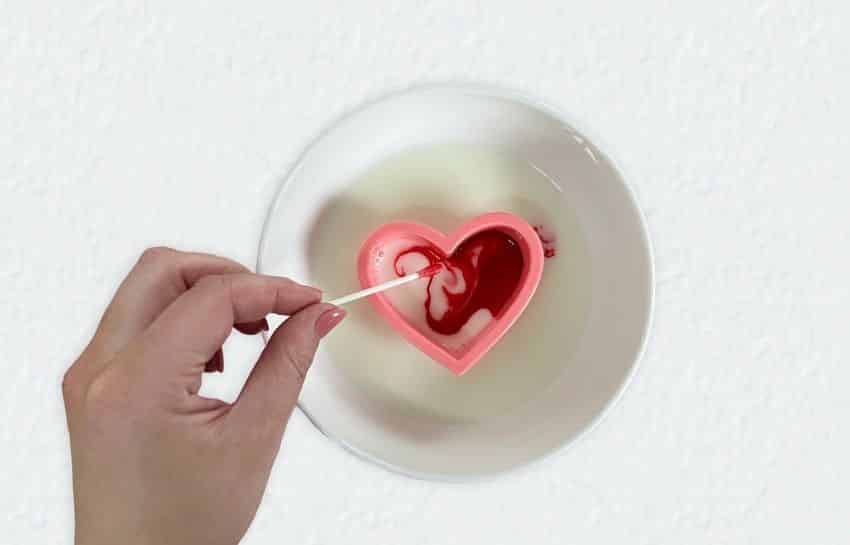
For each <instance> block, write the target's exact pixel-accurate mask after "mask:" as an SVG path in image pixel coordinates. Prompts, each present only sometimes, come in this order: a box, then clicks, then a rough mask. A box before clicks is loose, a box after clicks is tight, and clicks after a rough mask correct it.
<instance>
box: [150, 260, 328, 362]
mask: <svg viewBox="0 0 850 545" xmlns="http://www.w3.org/2000/svg"><path fill="white" fill-rule="evenodd" d="M320 299H321V292H320V291H319V290H317V289H315V288H311V287H308V286H302V285H301V284H298V283H296V282H293V281H292V280H289V279H287V278H280V277H273V276H263V275H257V274H250V273H236V274H225V275H210V276H205V277H203V278H201V279H200V280H198V281H197V282H196V283H195V285H194V286H192V288H191V289H189V290H188V291H187V292H185V293H184V294H183V295H181V296H180V297H178V298H177V300H176V301H174V302H173V303H172V304H171V305H170V306H168V308H166V309H165V310H164V311H163V312H162V313H161V314H160V315H159V317H157V318H156V320H154V322H153V324H151V326H150V327H149V328H148V330H147V331H146V332H145V334H144V335H143V338H142V341H141V342H143V343H144V345H145V346H146V349H145V351H146V352H149V353H150V352H151V351H153V352H154V353H155V354H156V357H152V358H147V359H148V360H149V361H150V365H156V366H158V367H160V369H159V370H158V372H161V373H176V374H178V375H180V376H186V375H187V374H188V375H192V374H193V373H196V372H197V373H200V372H201V371H203V368H204V366H205V364H206V363H207V362H209V361H210V360H211V359H212V358H213V356H214V355H215V353H216V351H218V350H219V349H220V348H221V345H222V344H224V341H225V340H226V339H227V337H228V335H229V334H230V332H231V330H232V328H233V327H234V324H242V327H249V328H250V327H253V328H257V327H260V328H262V321H263V320H264V318H265V316H266V315H267V314H271V313H274V314H284V315H289V314H293V313H295V312H297V311H298V310H300V309H302V308H304V307H306V306H307V305H310V304H312V303H316V302H318V301H319V300H320ZM249 324H253V325H249Z"/></svg>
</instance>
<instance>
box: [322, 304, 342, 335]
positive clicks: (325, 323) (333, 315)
mask: <svg viewBox="0 0 850 545" xmlns="http://www.w3.org/2000/svg"><path fill="white" fill-rule="evenodd" d="M345 314H346V312H345V311H344V310H343V309H341V308H338V307H334V308H332V309H330V310H326V311H325V312H323V313H322V314H320V315H319V317H318V318H317V319H316V334H317V335H318V336H319V337H324V336H325V335H327V334H328V333H330V331H331V329H333V328H335V327H336V326H337V324H339V323H340V322H341V321H342V319H343V318H345Z"/></svg>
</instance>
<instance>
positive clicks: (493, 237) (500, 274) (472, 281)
mask: <svg viewBox="0 0 850 545" xmlns="http://www.w3.org/2000/svg"><path fill="white" fill-rule="evenodd" d="M413 253H416V254H421V255H423V256H425V257H426V258H427V259H428V261H429V263H430V264H431V265H433V264H434V263H442V264H443V265H444V266H445V267H446V271H447V272H441V273H439V275H438V276H439V277H440V278H441V279H443V281H444V283H445V285H440V286H437V287H438V288H439V289H442V290H443V293H444V294H445V296H446V300H447V301H448V309H447V310H446V312H445V314H443V316H441V317H440V318H439V319H437V318H435V317H434V316H433V314H432V312H431V289H432V284H433V282H434V279H435V278H436V277H434V276H432V277H431V278H429V279H428V295H427V297H426V299H425V316H426V318H427V321H428V326H429V327H430V328H431V329H433V330H434V331H436V332H437V333H441V334H443V335H453V334H455V333H457V332H458V331H460V330H461V328H462V327H463V326H464V324H466V322H468V321H469V318H470V317H471V316H472V315H473V314H475V313H476V312H478V311H479V310H481V309H482V308H486V309H487V310H489V311H490V313H491V314H492V315H493V317H494V318H498V317H500V316H501V313H502V310H504V308H505V306H507V304H508V302H509V301H510V300H511V298H512V296H513V295H514V293H515V292H516V290H517V287H518V286H519V281H520V277H521V276H522V270H523V266H524V264H525V260H524V259H523V257H522V250H521V249H520V247H519V244H517V242H516V241H515V240H514V239H512V238H511V237H510V236H508V235H507V234H506V233H504V232H502V231H499V230H497V229H490V230H487V231H481V232H480V233H476V234H475V235H473V236H471V237H469V238H468V239H466V240H465V241H464V242H463V243H461V245H460V246H458V247H457V249H456V250H455V251H454V252H453V253H452V255H450V256H446V255H445V254H444V253H443V252H442V251H441V250H440V249H439V248H437V247H436V246H432V245H421V246H415V247H413V248H408V249H407V250H405V251H404V252H402V253H401V254H399V255H398V256H396V258H395V262H394V266H395V272H396V274H397V275H399V276H404V271H401V270H400V269H399V263H398V262H399V260H400V259H401V258H402V257H404V256H405V255H408V254H413ZM407 272H408V273H409V272H410V271H407ZM458 275H463V280H464V283H465V289H464V290H463V291H462V292H459V293H452V292H451V291H449V290H448V289H447V287H451V286H457V285H458V282H459V281H460V278H459V277H458Z"/></svg>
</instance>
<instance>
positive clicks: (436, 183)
mask: <svg viewBox="0 0 850 545" xmlns="http://www.w3.org/2000/svg"><path fill="white" fill-rule="evenodd" d="M495 211H505V212H512V213H514V214H517V215H519V216H521V217H523V218H524V219H525V220H526V221H528V222H529V223H530V224H532V225H540V226H543V228H544V230H545V231H546V232H547V235H552V234H554V235H556V237H557V242H556V244H555V246H556V255H555V256H554V257H552V258H550V259H546V263H545V269H544V273H543V279H542V280H541V283H540V286H539V287H538V289H537V292H536V294H535V295H534V297H533V298H532V299H531V302H530V303H529V305H528V308H527V309H526V310H525V312H524V313H523V314H522V316H521V317H520V318H519V320H518V321H517V322H516V323H515V324H514V325H513V327H512V328H511V329H510V330H509V331H508V332H507V333H506V334H505V336H504V337H503V338H502V340H501V341H499V343H497V344H496V346H494V347H493V349H492V350H491V351H490V352H489V353H488V354H487V355H485V356H484V358H483V359H482V360H481V361H480V362H479V363H478V364H477V365H476V366H475V367H473V368H472V369H471V370H470V371H469V372H468V373H467V374H465V375H464V376H462V377H457V376H455V375H454V374H452V373H451V372H450V371H448V370H447V369H445V368H444V367H442V366H440V365H439V364H437V363H435V362H434V361H432V360H431V359H430V358H428V357H427V356H426V355H424V354H423V353H421V352H420V351H419V350H418V349H416V348H414V347H413V346H411V345H410V344H408V343H407V341H405V340H404V339H403V338H402V337H401V336H400V335H399V334H397V333H396V332H395V330H393V329H392V328H391V327H390V326H389V325H388V324H387V323H386V322H384V320H383V318H382V317H381V316H380V315H378V313H377V312H375V310H374V309H373V308H372V306H371V304H370V302H369V301H368V300H363V301H360V302H358V303H353V304H351V305H349V306H348V307H347V310H348V311H349V316H348V317H347V318H346V320H345V322H344V324H343V325H342V326H341V327H339V328H337V329H336V330H334V332H333V333H332V334H331V335H330V336H329V337H328V338H327V339H326V340H325V341H323V343H322V350H323V351H324V352H325V354H326V355H327V356H329V358H327V363H326V364H327V365H331V366H333V367H334V369H333V371H334V372H335V373H337V374H339V375H342V377H343V379H344V380H345V381H346V382H347V383H348V384H349V385H351V386H353V387H356V388H358V389H362V390H364V391H366V392H367V393H368V395H370V396H374V397H378V398H381V399H382V400H383V401H385V402H386V403H388V404H389V405H390V406H391V407H392V409H393V410H395V411H400V412H417V413H425V414H436V415H439V416H440V417H441V418H443V419H448V420H451V421H457V422H459V423H463V422H469V421H477V420H480V419H486V418H488V417H490V416H493V415H496V414H498V413H500V412H503V411H511V410H513V409H516V408H517V407H519V406H520V405H521V404H523V403H525V402H526V401H528V400H529V399H531V398H533V397H535V396H537V395H539V394H540V392H542V391H543V390H544V389H546V388H547V385H548V384H550V383H552V381H553V379H554V378H555V377H557V376H559V375H560V374H562V373H564V372H567V371H568V369H569V365H568V363H569V361H570V358H571V355H572V353H573V350H574V349H575V347H576V345H577V343H578V342H579V340H580V338H581V335H582V332H583V330H584V325H585V323H586V320H587V313H588V308H589V297H590V282H591V270H590V261H589V258H588V254H587V248H586V245H585V242H584V238H583V236H582V233H581V232H580V230H579V228H578V224H577V222H576V218H575V215H574V213H573V210H572V209H571V207H570V203H569V202H567V201H566V200H565V199H564V198H563V195H562V194H561V192H560V190H559V188H558V180H556V179H550V178H549V177H548V176H547V175H546V173H544V172H542V171H541V170H539V169H538V168H536V167H535V166H534V165H532V164H530V163H528V162H526V161H523V160H522V159H520V158H517V157H514V156H511V155H510V154H509V153H507V152H505V151H503V150H500V149H495V148H485V147H471V146H467V145H463V146H460V145H447V144H441V145H435V146H428V147H419V148H414V149H410V150H407V151H404V152H402V153H399V154H397V155H395V156H392V157H389V158H387V159H385V160H383V161H381V162H379V163H377V164H375V165H374V166H373V167H372V168H370V169H369V170H368V171H366V172H364V173H362V175H360V176H359V177H356V178H354V179H352V180H351V183H350V184H349V185H348V186H347V187H346V189H344V190H343V191H341V192H340V193H339V194H338V195H336V198H335V200H334V201H333V202H332V203H331V204H330V205H329V207H328V208H327V210H326V213H325V214H323V215H322V221H321V222H319V223H317V224H316V225H315V226H314V227H313V228H312V230H311V234H310V237H309V248H308V267H309V273H310V281H311V282H312V283H313V284H314V285H317V286H321V287H322V289H323V290H324V291H325V293H326V294H327V296H328V298H331V297H335V296H338V295H343V294H346V293H349V292H353V291H356V290H358V289H360V285H359V282H358V279H357V270H356V266H357V254H358V250H359V248H360V245H361V244H362V242H363V241H364V240H365V239H366V237H367V236H368V235H369V234H370V233H371V232H372V231H373V230H374V229H376V228H377V227H379V226H380V225H382V224H384V223H387V222H390V221H395V220H408V221H417V222H421V223H426V224H429V225H431V226H432V227H434V228H436V229H439V230H442V231H444V232H447V233H448V232H451V231H452V230H453V229H454V228H456V227H457V226H459V225H460V224H462V223H463V222H464V221H465V220H467V219H469V218H471V217H474V216H476V215H479V214H482V213H485V212H495ZM547 238H550V237H547Z"/></svg>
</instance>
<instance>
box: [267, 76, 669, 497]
mask: <svg viewBox="0 0 850 545" xmlns="http://www.w3.org/2000/svg"><path fill="white" fill-rule="evenodd" d="M435 143H452V144H453V145H454V144H456V145H466V144H473V145H476V146H479V145H487V146H495V147H497V148H498V149H501V150H505V153H509V154H511V155H514V156H516V157H518V158H521V159H522V160H523V161H527V162H528V163H530V164H532V165H534V167H535V168H536V169H539V170H540V171H542V172H544V173H545V174H546V176H547V177H548V178H550V179H551V180H552V183H553V184H555V185H556V186H557V188H558V191H559V193H560V198H562V199H563V201H562V202H560V203H558V206H563V207H564V210H565V213H567V210H568V211H569V214H571V217H572V218H573V221H574V222H575V224H576V226H577V231H578V232H580V233H581V237H582V240H583V245H584V246H585V249H584V254H583V260H584V261H586V264H587V270H588V271H591V272H589V273H588V274H587V275H586V276H587V283H586V284H583V285H582V286H583V287H582V288H581V289H582V291H583V292H586V293H583V294H582V297H584V298H585V300H586V302H587V308H586V312H583V313H582V316H581V320H567V319H565V320H563V321H561V320H556V321H553V320H548V321H547V322H546V324H545V328H546V333H547V338H549V339H558V338H563V339H564V342H566V340H567V339H572V340H571V341H570V346H569V349H567V347H566V346H565V347H564V349H563V350H561V351H559V350H558V347H557V346H554V347H549V348H548V349H547V350H548V351H542V349H541V350H537V351H534V350H531V349H529V353H534V354H550V356H547V357H548V358H549V359H550V360H552V356H551V354H553V353H558V354H559V355H558V356H557V358H555V359H554V360H553V361H548V362H545V363H547V364H551V365H548V367H547V368H549V369H555V370H556V371H557V373H555V374H553V375H551V376H549V377H548V378H547V380H546V385H545V388H544V387H538V388H537V390H536V391H534V392H531V393H532V394H533V395H529V396H526V397H528V399H525V400H524V401H523V402H522V403H516V404H514V405H512V406H510V407H509V408H508V409H509V410H499V411H493V412H492V414H487V413H483V414H476V416H475V417H474V418H472V417H469V418H453V417H452V415H448V416H447V415H445V414H439V411H434V410H425V409H422V410H418V409H417V408H416V406H409V405H402V406H404V407H406V408H405V409H404V410H398V409H397V407H398V406H399V405H398V401H399V400H397V399H395V400H394V399H391V398H392V397H393V395H394V394H393V393H392V392H391V391H388V390H387V389H381V388H371V387H366V386H364V385H363V384H362V383H360V382H357V381H353V380H350V376H349V375H347V374H346V372H343V371H341V369H343V368H344V367H342V366H341V365H340V362H338V361H335V360H334V359H335V358H336V359H341V358H342V357H343V356H342V355H341V353H340V352H339V351H337V352H333V351H331V350H329V349H323V350H320V352H319V354H318V355H317V357H316V360H315V362H314V365H313V368H312V369H311V371H310V374H309V376H308V380H307V382H306V384H305V386H304V390H303V392H302V395H301V398H300V401H299V406H300V408H301V409H302V410H303V411H304V413H305V414H306V415H307V416H308V417H309V419H310V420H311V421H312V422H313V423H314V424H315V425H316V426H317V427H318V428H319V429H320V430H321V431H322V432H323V433H324V434H326V435H327V436H328V437H330V438H332V439H334V440H336V441H338V442H340V443H341V444H342V445H344V446H345V447H346V448H348V449H349V450H351V451H353V452H355V453H356V454H358V455H360V456H362V457H363V458H366V459H368V460H370V461H372V462H375V463H378V464H379V465H381V466H383V467H386V468H388V469H391V470H394V471H397V472H400V473H403V474H406V475H410V476H414V477H420V478H428V479H440V480H463V479H470V478H477V477H482V476H487V475H492V474H495V473H499V472H503V471H506V470H510V469H513V468H516V467H519V466H522V465H525V464H527V463H529V462H531V461H534V460H537V459H539V458H541V457H543V456H544V455H546V454H548V453H550V452H552V451H554V450H556V449H558V448H559V447H562V446H565V445H567V444H569V443H571V442H572V441H574V440H575V439H576V438H578V437H579V436H580V435H581V434H582V433H584V432H586V431H587V430H589V429H590V428H592V427H593V426H594V425H595V424H596V423H597V422H598V421H599V420H600V418H601V416H602V415H603V414H604V413H605V412H606V411H607V410H608V409H609V408H610V407H611V405H612V404H613V403H614V402H615V401H616V400H617V398H618V397H619V396H620V394H621V393H622V392H623V390H624V388H625V386H626V384H627V383H628V381H629V379H630V377H631V376H632V374H633V373H634V370H635V368H636V365H637V362H638V360H639V358H640V356H641V354H642V352H643V350H644V346H645V344H646V340H647V335H648V331H649V326H650V318H651V311H652V300H653V266H652V256H651V249H650V243H649V238H648V234H647V229H646V225H645V223H644V220H643V218H642V216H641V213H640V211H639V209H638V207H637V204H636V202H635V198H634V195H633V194H632V192H631V190H630V189H629V187H628V185H627V184H626V182H625V180H624V179H623V176H622V174H621V171H620V169H618V168H617V167H616V166H615V164H614V163H613V161H612V160H611V159H610V157H609V156H608V155H606V154H605V153H604V152H603V151H601V150H600V148H599V147H598V145H597V144H596V143H594V142H593V141H591V139H589V138H588V137H587V135H586V133H585V132H584V131H580V130H579V129H577V128H576V126H575V124H574V123H572V122H567V121H565V119H564V117H563V116H562V115H560V114H557V113H554V112H553V111H552V110H551V109H549V108H546V107H544V106H541V105H540V104H539V103H537V102H535V101H532V100H530V99H528V98H526V97H524V96H521V95H518V94H516V93H513V92H509V91H504V90H499V89H493V88H490V87H478V86H455V85H439V86H426V87H419V88H415V89H412V90H408V91H405V92H401V93H397V94H393V95H390V96H387V97H385V98H383V99H381V100H378V101H376V102H373V103H370V104H367V105H365V106H363V107H361V108H360V109H358V110H356V111H355V112H353V113H351V114H349V115H347V116H345V117H343V118H342V119H340V120H338V121H336V122H335V123H334V124H333V125H332V126H331V127H330V128H329V129H328V130H326V131H325V132H324V133H322V134H321V135H320V136H319V137H318V138H317V140H316V141H314V142H313V144H312V145H311V146H310V147H309V148H308V149H307V150H306V151H305V152H304V154H303V155H302V156H301V158H300V159H299V160H298V162H297V163H296V165H295V167H294V168H293V169H292V171H291V172H290V174H289V175H288V177H287V178H286V179H285V181H284V182H283V183H282V184H281V189H280V191H279V193H278V195H277V197H276V199H275V202H274V203H273V205H272V206H271V208H270V212H269V216H268V218H267V220H266V225H265V228H264V232H263V236H262V239H261V241H260V249H259V257H258V263H257V270H258V271H259V272H262V273H267V274H280V275H286V276H291V277H293V278H296V279H298V280H300V281H303V282H315V281H316V280H318V279H320V278H317V274H316V271H315V263H314V262H311V260H313V261H315V252H316V248H315V247H313V245H314V242H312V241H311V237H313V236H314V232H315V230H316V229H317V226H321V225H322V224H323V222H324V224H327V223H328V221H329V219H328V216H327V214H328V213H329V212H328V207H329V203H332V202H334V200H335V199H336V198H337V196H338V195H340V194H341V193H342V192H343V191H345V190H346V188H348V187H349V186H350V185H351V184H352V183H355V181H356V180H357V179H358V177H359V176H361V175H362V173H363V172H365V171H367V170H368V169H369V168H370V167H371V166H372V165H374V164H376V163H379V162H380V161H381V160H383V159H385V158H387V157H389V156H391V155H393V154H396V153H398V152H400V151H402V150H405V149H409V148H411V147H415V146H424V145H432V144H435ZM521 190H522V185H521V182H517V191H521ZM344 212H345V211H344V210H343V211H342V212H340V213H344ZM349 246H350V245H349ZM564 251H566V252H569V251H570V248H565V249H564ZM340 252H342V253H346V252H347V253H350V254H351V271H350V274H351V276H352V278H356V271H355V265H356V263H355V261H354V259H355V258H356V248H340ZM342 257H343V258H344V260H343V261H341V262H340V263H342V264H343V265H344V264H345V263H347V261H346V260H348V259H349V257H347V256H342ZM584 261H583V262H584ZM559 274H561V273H559ZM570 277H571V275H570V271H569V270H567V271H565V272H563V274H562V276H561V277H560V278H554V279H553V280H552V281H553V282H558V283H560V282H569V280H570ZM320 287H323V288H324V287H326V286H320ZM331 295H339V294H338V293H336V294H331ZM529 308H531V307H529ZM369 311H370V308H369V307H368V305H366V306H364V307H362V308H361V309H358V310H357V312H369ZM579 322H580V323H579ZM345 327H346V325H345V322H344V323H343V325H342V326H341V328H345ZM376 327H380V326H376ZM515 327H517V326H515ZM559 328H560V329H559ZM380 334H381V335H384V337H383V338H387V339H389V337H388V336H387V335H388V334H387V332H386V331H383V330H382V331H380ZM333 335H337V332H334V333H332V336H333ZM519 335H524V337H522V338H518V336H519ZM353 342H354V341H352V344H353ZM387 342H395V340H392V341H389V340H388V341H387ZM502 342H503V343H504V342H507V341H502ZM513 342H514V344H515V345H517V346H526V345H527V346H529V347H534V346H535V342H536V340H535V336H534V334H533V332H531V333H529V330H527V329H526V330H524V332H523V333H522V334H520V333H517V334H516V335H515V337H514V341H513ZM547 342H549V344H551V343H552V342H558V341H547ZM517 343H520V344H517ZM497 348H498V347H497ZM358 349H360V350H361V351H362V348H358V347H357V346H353V345H351V344H350V345H349V352H351V351H357V350H358ZM394 350H396V352H392V353H393V354H396V356H393V357H396V358H398V356H397V354H408V353H407V352H398V350H401V349H400V348H398V349H396V348H394ZM388 353H389V352H388ZM345 357H346V358H348V360H350V359H351V357H352V356H351V354H350V353H349V354H347V355H346V356H345ZM381 357H382V353H381V351H370V353H368V354H365V353H364V354H362V359H361V360H360V362H359V364H362V365H363V366H364V367H367V366H368V364H369V363H370V362H371V361H373V360H374V359H375V358H381ZM405 357H407V356H405ZM494 357H498V355H497V356H494ZM410 358H414V356H412V355H411V356H410ZM524 363H525V364H527V365H529V366H534V365H536V364H540V365H541V368H542V367H543V363H544V362H535V361H534V359H533V357H530V359H529V361H527V362H524ZM346 365H347V366H348V367H349V368H350V367H351V366H352V365H355V366H356V365H358V362H357V361H354V362H353V363H352V361H347V362H346ZM416 365H419V363H417V364H416ZM422 365H427V363H422ZM485 365H486V361H483V362H481V363H479V366H485ZM529 369H535V367H529ZM461 378H463V377H461ZM440 380H443V378H442V377H440ZM446 380H448V379H446ZM470 380H474V378H473V379H470ZM442 384H444V385H446V384H452V386H451V387H452V388H454V389H456V390H457V389H458V388H460V389H461V390H460V391H462V388H463V383H457V384H455V383H446V382H443V383H442ZM470 384H471V383H470ZM493 394H494V395H499V393H498V392H493ZM505 395H506V396H508V398H509V397H510V396H509V395H508V392H507V391H505ZM479 397H480V396H479ZM475 399H478V398H476V397H475V396H474V395H471V396H470V400H471V401H470V403H474V402H475V401H474V400H475ZM411 407H412V408H411ZM503 409H505V408H504V407H503ZM470 414H475V413H474V411H473V412H472V413H470ZM466 416H469V415H468V414H467V415H466Z"/></svg>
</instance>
